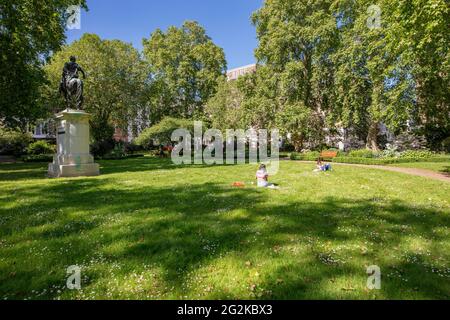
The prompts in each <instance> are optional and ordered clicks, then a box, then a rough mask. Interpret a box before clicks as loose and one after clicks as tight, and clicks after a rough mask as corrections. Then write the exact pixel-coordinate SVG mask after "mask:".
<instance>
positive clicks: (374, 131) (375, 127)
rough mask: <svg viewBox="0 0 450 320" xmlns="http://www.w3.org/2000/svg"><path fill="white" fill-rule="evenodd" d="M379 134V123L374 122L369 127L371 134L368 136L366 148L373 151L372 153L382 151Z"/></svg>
mask: <svg viewBox="0 0 450 320" xmlns="http://www.w3.org/2000/svg"><path fill="white" fill-rule="evenodd" d="M378 132H379V123H378V122H372V123H371V124H370V127H369V133H368V134H367V142H366V147H367V148H368V149H371V150H372V151H380V148H379V147H378Z"/></svg>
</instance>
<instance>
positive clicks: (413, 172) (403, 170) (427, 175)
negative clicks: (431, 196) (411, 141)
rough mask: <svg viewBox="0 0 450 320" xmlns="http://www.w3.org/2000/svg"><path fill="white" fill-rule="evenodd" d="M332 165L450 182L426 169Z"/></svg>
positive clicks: (444, 175) (441, 174)
mask: <svg viewBox="0 0 450 320" xmlns="http://www.w3.org/2000/svg"><path fill="white" fill-rule="evenodd" d="M301 162H309V163H315V162H314V161H301ZM332 165H333V166H334V165H338V166H349V167H358V168H367V169H379V170H386V171H393V172H400V173H406V174H410V175H413V176H419V177H425V178H430V179H435V180H441V181H447V182H450V176H449V175H447V174H445V173H439V172H435V171H431V170H426V169H419V168H404V167H390V166H379V165H365V164H351V163H337V162H333V163H332Z"/></svg>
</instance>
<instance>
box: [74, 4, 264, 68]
mask: <svg viewBox="0 0 450 320" xmlns="http://www.w3.org/2000/svg"><path fill="white" fill-rule="evenodd" d="M262 3H263V0H128V1H124V0H88V7H89V11H88V12H85V11H83V12H82V14H81V29H80V30H68V31H67V42H68V43H70V42H72V41H74V40H76V39H79V38H80V37H81V36H82V35H83V33H86V32H88V33H96V34H98V35H99V36H100V37H102V38H104V39H120V40H123V41H126V42H129V43H132V44H133V45H134V46H135V47H136V48H137V49H139V50H141V49H142V39H143V38H148V37H149V36H150V34H151V33H152V32H153V31H154V30H155V29H156V28H161V29H163V30H166V29H167V27H169V26H171V25H175V26H180V25H181V24H182V23H183V21H185V20H196V21H198V22H199V23H200V24H201V25H202V26H203V27H205V29H206V31H207V33H208V35H209V36H210V37H211V38H212V39H213V41H214V42H215V43H216V44H217V45H219V46H220V47H222V48H223V49H224V50H225V54H226V58H227V62H228V68H229V69H231V68H235V67H239V66H243V65H247V64H250V63H254V62H255V58H254V54H253V52H254V49H255V48H256V46H257V39H256V32H255V28H254V27H253V26H252V24H251V21H250V16H251V14H252V12H254V11H255V10H256V9H258V8H260V7H261V6H262Z"/></svg>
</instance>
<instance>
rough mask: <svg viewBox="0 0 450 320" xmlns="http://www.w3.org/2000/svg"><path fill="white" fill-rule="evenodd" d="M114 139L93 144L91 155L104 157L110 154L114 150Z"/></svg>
mask: <svg viewBox="0 0 450 320" xmlns="http://www.w3.org/2000/svg"><path fill="white" fill-rule="evenodd" d="M114 145H115V142H114V139H112V138H110V139H106V140H101V141H96V142H94V143H93V144H91V154H92V155H93V156H94V157H95V158H98V157H103V156H104V155H106V154H108V153H110V152H111V151H112V150H113V149H114Z"/></svg>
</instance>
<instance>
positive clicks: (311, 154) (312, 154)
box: [291, 151, 320, 161]
mask: <svg viewBox="0 0 450 320" xmlns="http://www.w3.org/2000/svg"><path fill="white" fill-rule="evenodd" d="M319 156H320V152H318V151H307V152H303V153H297V152H293V153H291V160H303V161H316V160H317V159H318V158H319Z"/></svg>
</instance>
